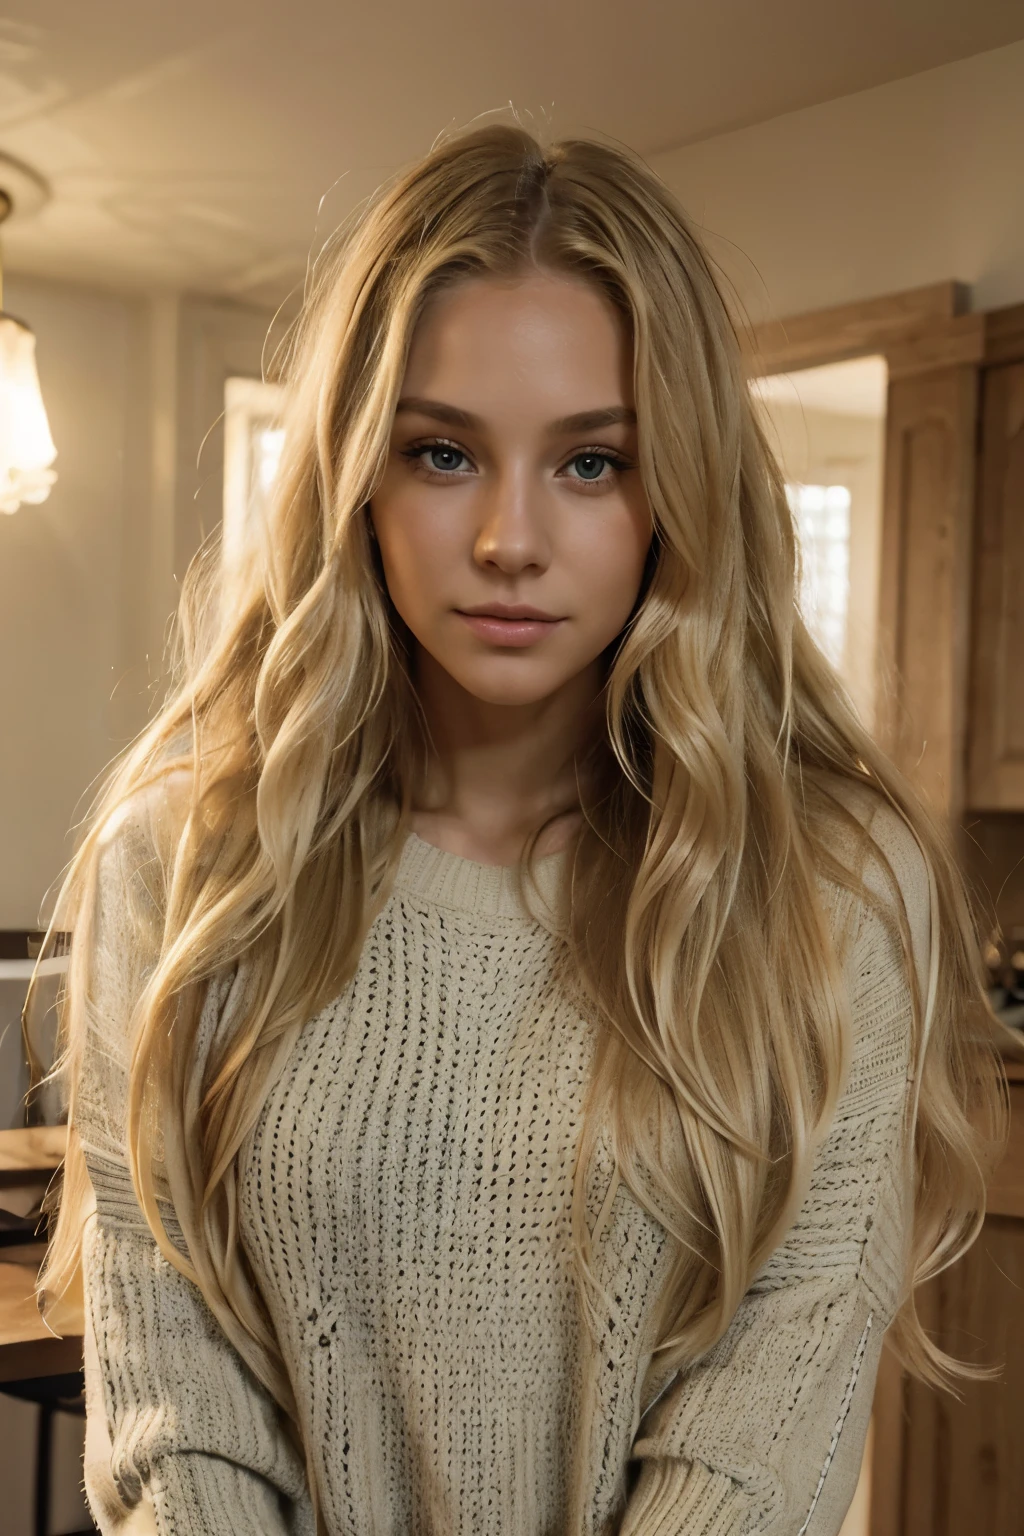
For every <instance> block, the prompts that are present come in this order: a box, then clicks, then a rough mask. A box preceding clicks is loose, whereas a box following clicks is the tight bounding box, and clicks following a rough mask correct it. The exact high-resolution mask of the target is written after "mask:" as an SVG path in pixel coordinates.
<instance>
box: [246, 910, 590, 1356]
mask: <svg viewBox="0 0 1024 1536" xmlns="http://www.w3.org/2000/svg"><path fill="white" fill-rule="evenodd" d="M594 1045H595V1034H594V1030H593V1028H592V1026H591V1025H590V1024H589V1022H588V1020H587V1018H586V1017H585V1015H584V1014H583V1012H582V1011H581V1010H580V1008H579V1006H578V1003H576V1002H574V999H573V995H572V993H571V991H570V990H567V988H566V986H565V984H564V981H563V980H562V979H561V974H560V969H559V964H558V954H557V951H556V948H555V942H554V941H553V940H552V939H551V938H550V936H549V935H547V934H546V933H544V932H543V931H538V930H528V931H527V932H526V933H524V932H523V930H522V926H521V925H509V926H508V928H506V929H502V928H500V927H498V928H497V929H496V931H493V932H491V931H488V932H481V931H480V930H479V928H477V927H476V926H475V925H473V924H471V923H464V922H461V921H460V919H459V916H458V914H449V913H446V912H444V911H443V909H442V910H434V911H427V912H422V911H417V910H416V909H415V907H412V908H410V909H404V908H401V909H400V910H399V911H398V913H397V914H395V915H394V917H393V919H392V920H391V921H384V922H378V923H377V924H375V925H374V927H373V929H371V931H370V934H369V935H368V938H367V941H366V944H365V945H364V950H363V954H362V956H361V959H360V964H359V967H358V970H357V972H356V974H355V976H354V977H353V979H352V981H351V983H350V984H349V986H348V987H347V988H346V989H345V992H344V993H343V994H342V995H341V996H340V997H339V998H338V999H337V1000H336V1001H335V1002H333V1003H332V1004H331V1005H330V1006H329V1007H327V1008H325V1009H324V1010H323V1011H322V1012H321V1013H320V1014H319V1015H318V1016H317V1017H316V1018H314V1019H312V1020H310V1022H309V1023H308V1024H307V1026H306V1027H305V1028H304V1029H303V1031H302V1033H301V1035H300V1037H299V1040H298V1042H297V1044H296V1047H295V1049H294V1050H293V1053H292V1057H291V1059H290V1061H289V1063H288V1066H287V1069H286V1071H285V1073H284V1074H283V1075H282V1077H281V1079H280V1080H279V1081H278V1083H277V1084H276V1086H275V1088H274V1089H273V1091H272V1093H271V1095H270V1096H269V1098H268V1101H267V1103H266V1105H265V1106H264V1109H263V1112H262V1113H261V1116H260V1118H259V1121H258V1123H257V1125H256V1127H255V1129H254V1132H253V1134H252V1135H251V1137H250V1140H249V1143H248V1147H247V1149H246V1153H245V1161H246V1166H245V1168H244V1169H243V1179H242V1190H243V1197H242V1199H243V1206H244V1210H243V1223H244V1234H245V1241H246V1245H247V1247H248V1248H249V1249H250V1252H251V1254H252V1257H253V1258H254V1260H255V1261H256V1263H257V1267H258V1268H259V1270H260V1271H261V1273H262V1274H263V1275H265V1276H266V1279H267V1282H268V1288H269V1289H270V1290H275V1289H277V1288H278V1287H285V1286H286V1287H287V1289H289V1290H290V1291H292V1292H293V1293H294V1291H295V1289H296V1288H298V1290H299V1292H300V1295H301V1305H302V1306H303V1307H305V1308H306V1310H307V1311H308V1310H314V1309H315V1310H319V1309H320V1308H321V1306H322V1304H323V1300H324V1297H325V1296H329V1295H332V1294H335V1293H336V1292H337V1290H338V1289H339V1287H340V1286H343V1287H344V1289H345V1290H346V1292H347V1293H348V1296H349V1304H350V1306H351V1307H352V1308H353V1309H354V1310H355V1311H357V1312H362V1311H364V1310H366V1309H373V1308H374V1307H375V1305H376V1301H375V1297H376V1295H378V1294H379V1293H380V1292H381V1291H382V1290H388V1291H391V1292H400V1293H401V1294H403V1295H404V1296H405V1297H406V1298H407V1299H408V1304H409V1305H411V1306H413V1307H414V1308H420V1307H422V1308H423V1310H424V1316H425V1320H427V1319H428V1318H429V1314H430V1309H431V1305H432V1303H431V1298H432V1297H434V1298H436V1297H437V1296H439V1295H442V1294H443V1295H444V1296H445V1297H446V1298H451V1297H452V1296H454V1294H455V1293H456V1291H458V1290H460V1289H461V1290H463V1291H465V1293H466V1294H467V1295H470V1294H471V1295H472V1296H473V1297H474V1307H475V1315H476V1317H477V1318H489V1319H490V1320H491V1322H492V1323H494V1324H495V1325H497V1324H498V1322H499V1320H500V1321H501V1322H507V1321H509V1320H510V1317H512V1316H513V1315H514V1314H515V1311H516V1308H517V1305H518V1307H519V1309H520V1310H521V1311H523V1312H531V1313H532V1312H534V1311H535V1310H536V1307H535V1292H533V1291H531V1288H530V1286H529V1285H526V1286H524V1285H523V1284H522V1280H521V1277H522V1276H523V1275H524V1274H528V1273H529V1272H530V1271H531V1270H533V1271H536V1270H537V1269H538V1268H539V1269H541V1270H545V1271H549V1270H550V1269H551V1267H552V1266H553V1265H554V1266H556V1267H557V1266H562V1267H564V1266H565V1265H566V1264H567V1262H568V1254H569V1250H570V1236H571V1228H570V1217H571V1199H572V1174H573V1169H574V1165H575V1152H576V1144H577V1139H578V1135H579V1129H580V1116H581V1111H582V1101H583V1095H584V1091H585V1087H586V1083H587V1080H588V1076H589V1071H590V1065H591V1060H592V1053H593V1049H594ZM562 1279H563V1280H564V1281H565V1283H569V1278H568V1271H567V1270H566V1274H565V1275H564V1276H563V1277H562ZM556 1289H557V1287H556ZM449 1321H451V1319H449Z"/></svg>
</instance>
